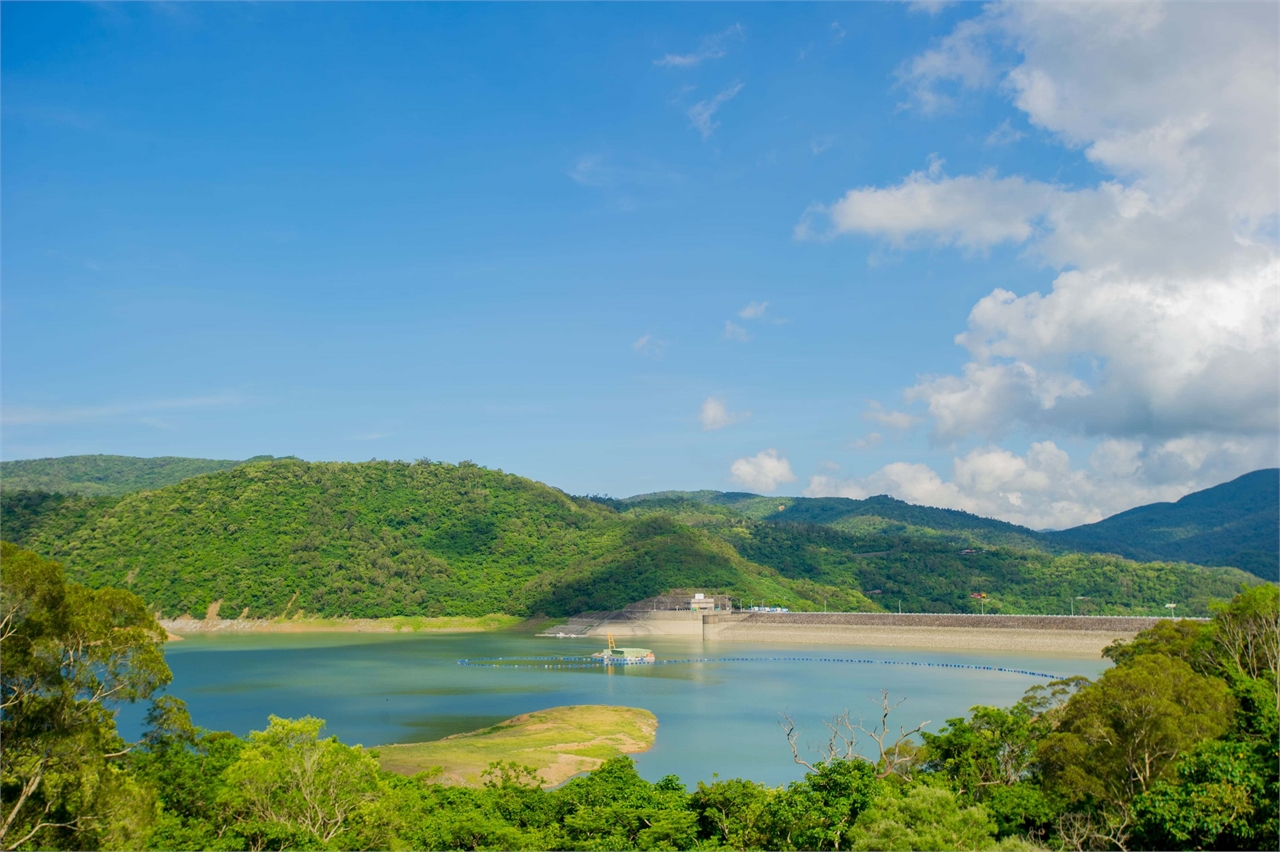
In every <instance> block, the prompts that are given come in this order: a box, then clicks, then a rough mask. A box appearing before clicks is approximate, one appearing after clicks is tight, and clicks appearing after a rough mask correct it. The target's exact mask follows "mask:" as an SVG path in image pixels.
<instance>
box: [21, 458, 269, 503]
mask: <svg viewBox="0 0 1280 852" xmlns="http://www.w3.org/2000/svg"><path fill="white" fill-rule="evenodd" d="M271 458H272V457H271V456H255V457H254V458H252V459H248V461H251V462H252V461H268V460H270V459H271ZM245 463H246V462H245V461H230V460H225V459H188V458H178V457H176V456H161V457H159V458H149V459H142V458H134V457H133V456H63V457H61V458H52V459H23V460H21V461H6V462H0V488H3V489H4V490H5V491H48V492H53V493H58V494H83V495H85V496H86V497H101V496H119V495H121V494H128V493H129V492H131V491H146V490H150V489H153V488H163V487H164V486H166V485H172V484H174V483H175V482H181V481H182V480H184V479H186V478H188V477H191V476H199V475H200V474H202V473H214V472H216V471H219V470H228V469H230V468H233V467H235V466H237V465H241V464H245Z"/></svg>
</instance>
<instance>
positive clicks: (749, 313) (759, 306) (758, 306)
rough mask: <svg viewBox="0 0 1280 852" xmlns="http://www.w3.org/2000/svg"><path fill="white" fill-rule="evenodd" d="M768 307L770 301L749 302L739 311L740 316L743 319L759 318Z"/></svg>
mask: <svg viewBox="0 0 1280 852" xmlns="http://www.w3.org/2000/svg"><path fill="white" fill-rule="evenodd" d="M768 308H769V303H768V302H748V303H747V306H746V307H745V308H743V309H742V310H740V311H738V316H739V317H741V318H742V319H759V318H760V317H762V316H764V312H765V311H766V310H768Z"/></svg>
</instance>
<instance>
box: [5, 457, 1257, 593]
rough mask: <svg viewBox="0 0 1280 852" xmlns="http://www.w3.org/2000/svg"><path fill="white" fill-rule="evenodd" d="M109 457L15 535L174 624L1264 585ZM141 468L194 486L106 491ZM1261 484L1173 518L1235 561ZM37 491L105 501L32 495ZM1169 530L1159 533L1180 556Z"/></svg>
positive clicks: (497, 492) (15, 494)
mask: <svg viewBox="0 0 1280 852" xmlns="http://www.w3.org/2000/svg"><path fill="white" fill-rule="evenodd" d="M94 458H95V457H90V458H89V460H86V459H85V457H70V458H65V459H49V460H40V461H38V462H24V463H8V462H7V463H4V466H3V467H0V477H2V479H0V484H2V485H3V491H4V495H3V516H2V519H0V522H2V525H3V535H4V538H5V539H6V540H11V541H15V542H17V543H19V544H21V545H23V546H25V547H29V548H32V549H34V550H37V551H38V552H40V553H41V554H43V555H45V556H48V557H52V558H56V559H58V560H60V561H62V562H64V563H65V565H66V567H67V570H68V572H69V574H70V576H71V577H72V578H74V579H77V580H78V581H80V582H85V583H87V584H89V585H92V586H104V585H116V586H124V587H126V588H130V589H132V590H134V591H135V592H137V593H139V594H140V595H142V596H143V598H144V599H145V600H146V601H147V602H148V604H149V605H150V606H152V607H153V608H156V609H158V610H160V611H161V612H164V613H167V614H170V615H176V614H181V613H191V614H193V615H197V616H198V615H202V614H204V613H205V611H206V610H207V609H208V607H209V606H210V605H211V604H213V603H214V602H215V601H220V602H221V604H220V607H221V609H220V614H221V615H222V616H224V617H227V616H232V617H233V616H238V615H247V616H250V617H277V616H281V615H290V614H295V613H297V612H299V611H305V612H307V613H311V614H318V615H326V616H361V617H380V616H389V615H484V614H487V613H493V612H506V613H511V614H516V615H533V614H538V613H544V614H547V615H566V614H572V613H576V612H581V611H585V610H598V609H616V608H620V607H622V606H624V605H626V604H628V603H632V602H635V601H638V600H641V599H643V598H646V597H649V596H651V595H654V594H659V593H662V592H665V591H667V590H669V589H671V588H686V587H700V588H707V589H714V590H717V591H722V592H724V593H727V594H731V595H733V596H734V597H735V598H736V599H738V600H739V601H742V602H744V603H751V602H759V603H772V604H781V605H785V606H789V607H791V608H793V609H823V608H828V609H832V610H846V611H854V610H864V611H866V610H872V611H873V610H879V609H896V608H897V607H898V606H901V607H902V608H903V609H905V610H908V611H925V612H967V611H971V610H972V611H976V610H978V609H979V608H980V605H979V603H978V601H977V600H976V599H974V598H973V597H972V595H974V594H978V593H986V594H987V595H988V596H989V597H988V599H987V604H986V606H987V607H988V609H989V610H990V609H994V610H996V611H1004V612H1027V613H1054V612H1065V611H1067V610H1068V606H1069V604H1070V601H1071V600H1073V599H1075V598H1076V597H1084V598H1088V603H1087V604H1084V605H1083V606H1085V608H1086V609H1087V610H1089V611H1093V612H1098V613H1103V612H1107V613H1132V614H1155V613H1156V612H1159V611H1161V608H1162V607H1163V605H1164V604H1165V603H1166V602H1170V601H1172V602H1177V603H1179V606H1180V607H1181V608H1180V609H1179V612H1180V613H1182V612H1185V613H1187V614H1202V613H1205V612H1207V607H1208V603H1209V601H1210V600H1212V599H1223V598H1227V597H1230V595H1231V594H1232V593H1233V592H1234V591H1235V590H1236V589H1237V588H1238V587H1239V586H1240V585H1241V584H1242V583H1247V582H1257V581H1256V580H1251V578H1250V577H1249V576H1248V575H1247V574H1244V573H1243V572H1240V571H1237V570H1235V569H1233V568H1206V567H1199V566H1196V565H1187V564H1174V563H1170V562H1163V561H1147V562H1135V561H1130V560H1127V559H1123V558H1120V557H1117V556H1100V555H1096V554H1094V555H1091V554H1085V553H1079V552H1071V546H1070V545H1069V544H1067V543H1064V542H1055V541H1054V540H1053V538H1052V536H1048V535H1045V534H1043V533H1037V532H1034V531H1032V530H1028V529H1025V528H1023V527H1018V526H1016V525H1013V524H1007V523H1004V522H1001V521H994V520H990V519H986V518H979V517H977V516H974V515H969V514H967V513H964V512H957V511H952V510H945V509H933V508H929V507H924V506H914V505H911V504H908V503H903V502H901V501H898V500H894V499H892V498H888V497H874V498H871V499H868V500H847V499H842V498H815V499H810V498H786V497H784V498H773V497H761V496H758V495H753V494H745V493H721V492H714V491H702V492H687V493H678V492H664V493H659V494H650V495H640V496H637V497H632V498H627V499H625V500H614V499H611V498H599V497H594V498H585V497H571V496H569V495H567V494H564V493H563V492H561V491H558V490H557V489H554V488H551V487H548V486H546V485H543V484H541V483H537V482H533V481H531V480H528V479H524V478H521V477H518V476H513V475H510V474H506V473H503V472H502V471H494V470H489V469H486V468H482V467H479V466H477V465H474V464H471V463H462V464H460V465H450V464H441V463H431V462H425V461H424V462H417V463H412V464H410V463H406V462H365V463H309V462H303V461H300V460H297V459H275V460H270V461H260V462H256V461H249V462H245V463H236V462H207V464H213V465H219V466H222V465H233V466H231V467H225V468H223V469H214V470H212V471H211V472H208V473H201V474H199V475H196V476H183V473H184V472H185V471H187V470H191V469H193V468H197V467H199V465H200V464H201V463H202V460H184V461H186V462H190V464H185V465H184V464H178V463H176V460H163V461H164V464H160V465H157V464H156V462H157V461H158V460H151V459H135V460H129V459H122V458H121V457H109V461H100V459H101V457H96V458H97V459H99V460H94ZM16 464H21V465H22V467H21V468H19V469H18V473H19V474H21V475H16V476H10V471H11V470H12V468H10V465H16ZM106 470H110V471H114V473H113V474H110V475H108V474H105V473H104V471H106ZM85 472H88V474H89V476H91V477H92V478H91V479H90V480H89V481H87V482H83V483H82V482H80V481H79V480H77V477H78V476H79V477H82V478H83V477H84V475H85ZM144 472H145V474H146V476H148V477H150V479H149V480H148V481H152V482H154V481H156V480H157V479H160V478H164V477H166V476H168V477H174V478H178V480H179V481H177V482H174V483H172V484H167V485H164V486H163V487H159V488H151V489H149V490H140V491H132V492H130V493H127V494H124V495H123V496H114V495H112V494H103V493H102V492H103V490H104V489H112V488H123V487H125V485H126V484H127V483H136V482H137V481H139V479H140V478H142V477H143V473H144ZM1260 473H1261V474H1264V475H1265V474H1267V472H1265V471H1264V472H1260ZM1270 475H1271V481H1272V492H1271V497H1270V498H1269V499H1271V501H1272V504H1274V503H1275V494H1274V480H1275V472H1274V471H1272V472H1270ZM1251 476H1253V475H1251ZM1244 479H1245V480H1246V481H1245V483H1244V487H1247V489H1248V490H1249V491H1250V493H1253V492H1255V491H1256V492H1257V493H1256V494H1254V497H1253V498H1248V499H1245V498H1242V497H1239V496H1236V497H1232V496H1231V495H1233V494H1236V492H1237V491H1239V489H1240V486H1235V484H1234V483H1228V484H1227V485H1226V486H1221V487H1220V489H1215V494H1213V495H1211V496H1210V497H1209V498H1208V499H1201V500H1199V501H1197V500H1187V501H1183V502H1185V503H1187V505H1186V506H1182V504H1181V503H1179V504H1173V506H1174V509H1173V510H1168V511H1175V512H1185V511H1187V510H1193V511H1195V512H1199V513H1200V514H1198V515H1196V517H1197V518H1199V520H1198V521H1196V523H1198V524H1199V526H1197V527H1195V529H1196V530H1199V531H1200V532H1198V533H1197V535H1196V536H1195V537H1193V538H1196V539H1197V540H1202V541H1204V542H1207V544H1206V545H1205V546H1206V547H1207V546H1208V545H1211V544H1213V542H1214V541H1215V540H1221V541H1222V542H1224V543H1229V542H1230V541H1231V540H1232V539H1231V537H1230V534H1229V533H1227V532H1224V533H1222V534H1220V535H1218V539H1214V537H1213V534H1212V531H1213V530H1217V529H1228V528H1230V525H1231V524H1235V525H1236V527H1237V528H1245V529H1249V530H1252V529H1254V528H1255V527H1257V528H1259V529H1260V528H1261V527H1262V526H1263V520H1264V517H1263V516H1264V515H1265V504H1266V500H1267V499H1268V498H1267V496H1266V491H1265V483H1263V485H1262V486H1259V484H1258V483H1259V482H1262V480H1264V479H1265V476H1262V477H1256V478H1254V479H1250V478H1248V477H1246V478H1244ZM32 481H45V482H51V481H57V482H61V483H63V484H64V485H65V487H66V489H67V490H72V489H76V488H81V489H82V491H84V492H88V494H87V495H86V494H85V493H80V494H51V493H48V492H45V491H33V490H30V489H25V488H24V489H15V485H26V484H29V483H30V482H32ZM1228 486H1235V487H1228ZM1221 489H1225V490H1221ZM1180 506H1181V508H1178V507H1180ZM1233 507H1234V508H1233ZM1243 509H1247V510H1248V511H1247V512H1245V513H1244V514H1243V515H1242V514H1241V510H1243ZM1162 511H1165V510H1162ZM1206 512H1209V514H1205V513H1206ZM1215 513H1216V514H1215ZM1126 514H1132V513H1126ZM1178 517H1181V515H1179V516H1178ZM1271 518H1272V520H1273V522H1274V519H1275V513H1274V512H1272V515H1271ZM1215 519H1216V520H1215ZM1175 520H1176V518H1175ZM1211 521H1213V522H1215V523H1216V524H1217V525H1216V526H1212V525H1211ZM1172 524H1173V522H1172V521H1166V522H1162V523H1161V524H1160V525H1157V527H1152V528H1153V529H1158V535H1159V536H1164V537H1165V539H1166V540H1172V541H1174V543H1175V544H1176V541H1177V540H1176V539H1175V538H1174V537H1173V536H1172V535H1171V534H1170V532H1169V530H1172V529H1175V527H1174V526H1173V525H1172ZM1187 525H1188V526H1189V525H1190V522H1187ZM1095 526H1100V525H1095ZM1149 526H1150V525H1149ZM1104 531H1105V530H1104ZM1265 534H1266V532H1265V530H1263V531H1261V532H1259V533H1257V534H1256V535H1254V538H1253V539H1250V541H1255V540H1261V539H1262V537H1263V536H1265ZM1157 537H1158V536H1153V539H1152V540H1153V541H1154V540H1155V538H1157ZM1184 538H1185V537H1184ZM1156 544H1159V542H1156ZM1152 546H1153V547H1154V546H1155V545H1152ZM1077 547H1078V548H1080V549H1083V548H1084V546H1083V545H1080V546H1077ZM1251 552H1252V551H1251ZM1148 558H1149V557H1148Z"/></svg>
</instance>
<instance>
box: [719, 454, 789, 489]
mask: <svg viewBox="0 0 1280 852" xmlns="http://www.w3.org/2000/svg"><path fill="white" fill-rule="evenodd" d="M729 476H730V477H732V478H733V481H734V482H737V483H738V484H739V485H741V486H743V487H744V488H747V489H749V490H751V491H764V492H769V491H774V490H775V489H777V487H778V486H779V485H781V484H783V483H784V482H795V481H796V475H795V474H794V473H792V472H791V462H789V461H787V460H786V459H785V458H782V457H781V456H779V455H778V451H777V450H775V449H773V448H770V449H767V450H761V451H760V452H758V453H756V454H755V455H754V456H747V457H746V458H741V459H738V460H737V461H735V462H734V463H733V464H732V465H731V466H730V468H729Z"/></svg>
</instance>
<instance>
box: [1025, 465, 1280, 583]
mask: <svg viewBox="0 0 1280 852" xmlns="http://www.w3.org/2000/svg"><path fill="white" fill-rule="evenodd" d="M1043 536H1044V538H1045V539H1046V540H1048V541H1050V542H1052V543H1054V544H1056V545H1059V546H1063V547H1070V548H1072V549H1075V550H1093V551H1098V552H1104V553H1117V554H1119V555H1121V556H1125V557H1128V558H1129V559H1140V560H1151V559H1163V560H1177V561H1181V562H1193V563H1195V564H1197V565H1230V566H1232V567H1235V568H1241V569H1243V570H1245V571H1248V572H1249V573H1251V574H1254V575H1256V576H1258V577H1261V578H1263V579H1264V580H1272V581H1275V580H1280V468H1274V467H1273V468H1267V469H1264V470H1255V471H1253V472H1252V473H1246V474H1245V475H1244V476H1241V477H1237V478H1236V479H1233V480H1231V481H1230V482H1224V483H1222V484H1221V485H1215V486H1214V487H1212V488H1206V489H1205V490H1203V491H1196V492H1193V493H1191V494H1188V495H1187V496H1185V497H1183V498H1182V499H1181V500H1178V501H1177V502H1175V503H1152V504H1150V505H1147V506H1138V507H1136V508H1133V509H1130V510H1128V511H1127V512H1121V513H1120V514H1118V515H1112V516H1111V517H1110V518H1107V519H1106V520H1103V521H1098V522H1097V523H1095V524H1085V525H1083V526H1079V527H1072V528H1071V529H1066V530H1059V531H1054V532H1046V533H1043Z"/></svg>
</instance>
